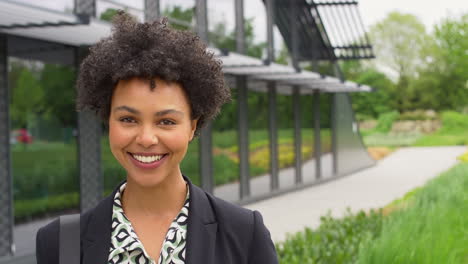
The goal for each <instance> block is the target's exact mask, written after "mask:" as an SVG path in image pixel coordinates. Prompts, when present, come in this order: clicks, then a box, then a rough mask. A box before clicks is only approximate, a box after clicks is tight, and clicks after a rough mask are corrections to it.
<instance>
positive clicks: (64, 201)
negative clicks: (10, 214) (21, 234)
mask: <svg viewBox="0 0 468 264" xmlns="http://www.w3.org/2000/svg"><path fill="white" fill-rule="evenodd" d="M79 205H80V201H79V194H78V193H77V192H73V193H66V194H61V195H55V196H50V197H47V198H41V199H32V200H18V201H15V202H14V210H15V222H16V223H19V222H23V221H27V220H30V219H32V218H35V217H40V216H44V215H48V214H52V213H55V212H63V210H68V209H78V208H79Z"/></svg>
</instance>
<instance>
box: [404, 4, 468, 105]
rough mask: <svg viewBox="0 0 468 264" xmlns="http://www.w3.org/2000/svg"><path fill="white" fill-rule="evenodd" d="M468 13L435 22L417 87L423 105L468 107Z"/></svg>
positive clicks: (415, 85) (415, 86)
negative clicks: (431, 39)
mask: <svg viewBox="0 0 468 264" xmlns="http://www.w3.org/2000/svg"><path fill="white" fill-rule="evenodd" d="M467 28H468V14H467V13H466V12H465V14H464V15H461V16H459V17H451V18H447V19H445V20H443V21H442V23H441V24H439V25H436V26H435V29H434V33H433V41H431V42H428V43H427V45H426V47H425V54H424V59H425V60H426V61H427V63H426V67H423V68H421V69H420V70H419V72H418V74H419V78H418V79H417V80H416V81H415V82H414V84H413V86H414V89H415V90H417V91H419V101H420V104H421V105H422V107H424V108H429V107H430V108H432V109H435V110H438V111H440V110H462V109H463V108H465V107H467V106H468V103H467V102H468V82H467V76H468V53H466V51H467V50H468V30H467Z"/></svg>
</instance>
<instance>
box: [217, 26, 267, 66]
mask: <svg viewBox="0 0 468 264" xmlns="http://www.w3.org/2000/svg"><path fill="white" fill-rule="evenodd" d="M244 36H245V39H244V43H245V48H246V54H247V55H249V56H252V57H256V58H261V57H262V53H263V50H264V49H265V48H266V43H265V42H261V43H256V42H255V35H254V18H247V19H245V21H244ZM209 38H210V42H212V43H213V44H214V46H215V47H217V48H219V49H224V50H228V51H236V50H237V49H236V32H235V31H234V30H233V31H231V32H227V30H226V22H224V21H223V22H220V23H217V24H216V25H215V26H214V30H213V32H212V33H211V34H210V36H209Z"/></svg>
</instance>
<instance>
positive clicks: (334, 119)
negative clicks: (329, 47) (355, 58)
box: [330, 61, 344, 176]
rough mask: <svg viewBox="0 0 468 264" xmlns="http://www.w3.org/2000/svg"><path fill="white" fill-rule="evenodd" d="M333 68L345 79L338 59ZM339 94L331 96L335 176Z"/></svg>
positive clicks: (338, 76)
mask: <svg viewBox="0 0 468 264" xmlns="http://www.w3.org/2000/svg"><path fill="white" fill-rule="evenodd" d="M333 69H334V72H335V77H337V78H339V79H340V80H341V81H342V82H343V81H344V76H343V73H342V72H341V69H340V65H339V64H338V62H337V61H335V62H334V63H333ZM336 103H337V94H336V93H333V94H332V96H331V113H330V114H331V137H332V142H331V147H332V170H333V171H332V173H333V175H334V176H336V175H338V162H339V160H338V144H337V142H338V131H337V127H338V124H337V122H338V117H337V115H338V111H337V105H336Z"/></svg>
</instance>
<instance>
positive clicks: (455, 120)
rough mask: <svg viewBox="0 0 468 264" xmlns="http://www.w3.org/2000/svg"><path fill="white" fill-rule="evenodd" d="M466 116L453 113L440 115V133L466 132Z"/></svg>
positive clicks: (467, 118) (467, 123)
mask: <svg viewBox="0 0 468 264" xmlns="http://www.w3.org/2000/svg"><path fill="white" fill-rule="evenodd" d="M467 129H468V115H467V114H462V113H458V112H454V111H447V112H443V113H442V129H441V132H448V131H460V130H461V131H465V132H466V131H467Z"/></svg>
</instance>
